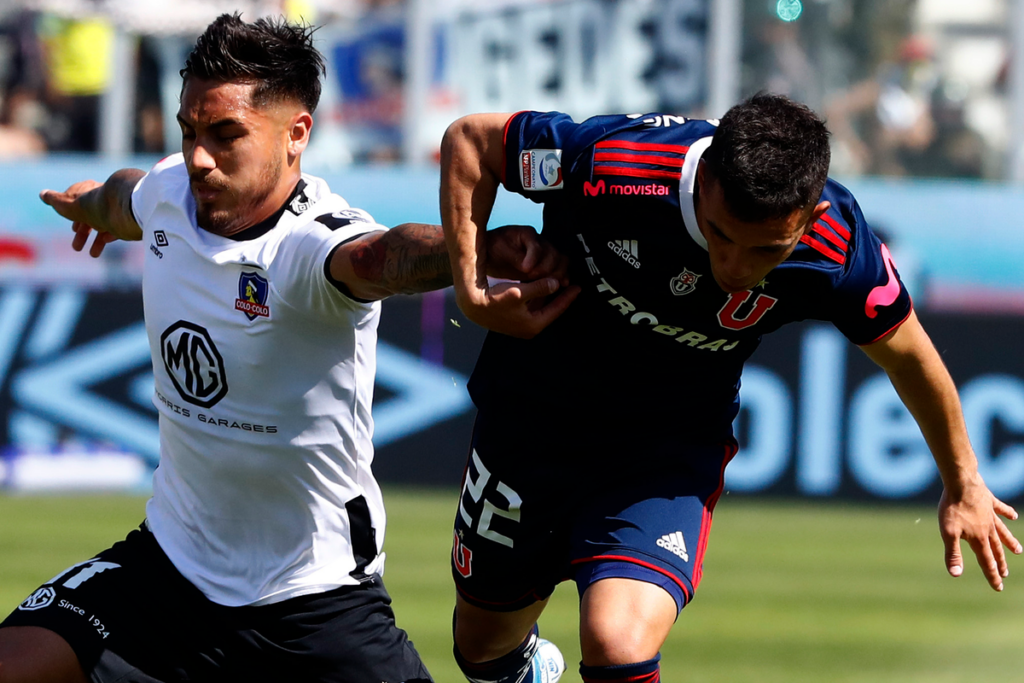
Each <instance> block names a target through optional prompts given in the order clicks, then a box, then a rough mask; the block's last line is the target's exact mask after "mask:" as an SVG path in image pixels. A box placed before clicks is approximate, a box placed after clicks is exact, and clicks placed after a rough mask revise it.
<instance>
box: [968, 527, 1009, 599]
mask: <svg viewBox="0 0 1024 683" xmlns="http://www.w3.org/2000/svg"><path fill="white" fill-rule="evenodd" d="M970 543H971V550H973V551H974V556H975V557H977V558H978V566H979V567H981V573H982V574H984V575H985V578H986V579H988V583H989V585H990V586H992V588H994V589H995V590H997V591H1001V590H1003V577H1002V576H1000V574H999V564H998V563H997V562H996V558H995V555H993V554H992V547H991V546H990V545H989V544H988V542H987V540H986V541H984V542H983V541H982V540H980V539H972V540H971V541H970Z"/></svg>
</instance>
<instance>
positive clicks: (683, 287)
mask: <svg viewBox="0 0 1024 683" xmlns="http://www.w3.org/2000/svg"><path fill="white" fill-rule="evenodd" d="M699 279H700V275H698V274H697V273H695V272H693V271H692V270H690V269H689V268H683V272H681V273H679V275H676V276H675V277H674V278H672V279H671V280H669V282H668V286H669V289H671V290H672V293H673V294H675V295H676V296H685V295H687V294H689V293H690V292H692V291H693V290H695V289H697V280H699Z"/></svg>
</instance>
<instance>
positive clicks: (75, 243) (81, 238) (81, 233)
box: [71, 221, 92, 251]
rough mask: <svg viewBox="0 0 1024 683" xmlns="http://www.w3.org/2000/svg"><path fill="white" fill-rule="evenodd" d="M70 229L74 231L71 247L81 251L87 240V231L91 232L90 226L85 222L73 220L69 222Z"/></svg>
mask: <svg viewBox="0 0 1024 683" xmlns="http://www.w3.org/2000/svg"><path fill="white" fill-rule="evenodd" d="M71 229H72V230H74V231H75V236H74V238H72V240H71V248H72V249H74V250H75V251H82V248H83V247H84V246H85V243H86V242H88V241H89V233H90V232H92V228H91V227H89V226H88V225H86V224H85V223H81V222H79V221H75V222H74V223H72V224H71Z"/></svg>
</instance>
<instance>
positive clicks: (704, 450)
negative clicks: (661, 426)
mask: <svg viewBox="0 0 1024 683" xmlns="http://www.w3.org/2000/svg"><path fill="white" fill-rule="evenodd" d="M524 427H526V428H524ZM599 428H601V431H602V433H603V434H604V436H601V437H600V438H593V439H588V440H586V441H583V440H580V439H565V438H563V437H561V436H559V435H557V432H556V431H553V430H542V431H541V432H538V431H534V430H531V429H529V427H528V425H524V424H510V423H509V422H508V421H507V420H501V419H498V420H494V419H491V420H488V419H487V418H486V417H485V416H483V415H482V414H481V415H478V417H477V422H476V425H475V427H474V430H473V441H472V446H471V448H470V457H469V463H468V464H467V466H466V472H465V474H464V479H463V488H462V494H461V496H460V498H459V508H458V511H457V513H456V516H455V538H454V544H453V550H452V575H453V577H454V579H455V586H456V588H457V590H458V591H459V594H460V595H461V596H462V598H463V599H464V600H466V601H467V602H469V603H471V604H473V605H476V606H477V607H482V608H484V609H490V610H494V611H513V610H518V609H522V608H524V607H526V606H528V605H530V604H531V603H533V602H536V601H538V600H543V599H545V598H547V597H548V596H549V595H550V594H551V593H552V592H553V591H554V588H555V585H556V584H558V583H559V582H561V581H565V580H568V579H573V580H575V581H576V584H577V588H578V590H579V592H580V595H581V596H582V594H583V592H584V591H585V590H586V588H587V587H588V586H589V585H591V584H592V583H594V582H595V581H598V580H601V579H606V578H630V579H637V580H641V581H646V582H647V583H653V584H655V585H659V586H661V587H662V588H664V589H665V590H666V591H667V592H668V593H669V594H670V595H671V596H672V598H673V599H674V600H675V602H676V607H677V609H678V610H681V609H682V608H683V607H684V606H685V605H686V604H687V603H689V601H690V600H691V599H692V598H693V595H694V592H695V591H696V589H697V586H698V584H699V583H700V579H701V575H702V568H703V560H704V553H705V550H706V548H707V542H708V534H709V532H710V529H711V515H712V512H713V510H714V507H715V504H716V502H717V501H718V498H719V496H720V495H721V493H722V485H723V477H724V471H725V466H726V464H727V463H728V462H729V460H730V459H731V458H732V457H733V456H734V455H735V453H736V442H735V440H732V439H728V440H727V441H725V442H723V443H708V444H685V443H682V440H681V439H675V440H672V441H671V442H658V443H651V442H644V441H643V440H642V439H639V438H637V437H636V436H634V435H633V433H630V432H628V431H627V430H624V429H623V428H622V425H621V424H618V423H612V422H610V423H608V424H607V425H600V426H599ZM624 433H625V436H623V434H624Z"/></svg>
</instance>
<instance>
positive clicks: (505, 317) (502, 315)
mask: <svg viewBox="0 0 1024 683" xmlns="http://www.w3.org/2000/svg"><path fill="white" fill-rule="evenodd" d="M579 293H580V288H579V287H576V286H571V287H562V286H561V284H560V283H559V281H558V279H557V278H553V277H545V278H541V279H540V280H534V281H533V282H498V283H495V284H493V285H491V286H489V287H488V288H487V289H483V290H477V291H476V292H474V296H473V298H472V300H469V301H467V300H463V299H460V301H459V307H460V308H461V309H462V312H463V313H465V314H466V317H467V318H469V319H470V320H472V321H473V322H475V323H476V324H477V325H480V326H481V327H485V328H487V329H488V330H491V331H492V332H500V333H501V334H507V335H509V336H512V337H519V338H520V339H531V338H532V337H535V336H537V335H538V334H539V333H540V332H541V331H542V330H543V329H544V328H545V327H547V326H548V325H550V324H551V323H552V322H554V321H555V319H556V318H558V316H560V315H562V314H563V313H565V310H566V309H567V308H569V304H571V303H572V302H573V301H574V300H575V299H576V297H577V296H578V295H579Z"/></svg>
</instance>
